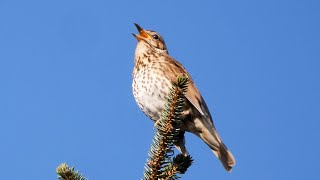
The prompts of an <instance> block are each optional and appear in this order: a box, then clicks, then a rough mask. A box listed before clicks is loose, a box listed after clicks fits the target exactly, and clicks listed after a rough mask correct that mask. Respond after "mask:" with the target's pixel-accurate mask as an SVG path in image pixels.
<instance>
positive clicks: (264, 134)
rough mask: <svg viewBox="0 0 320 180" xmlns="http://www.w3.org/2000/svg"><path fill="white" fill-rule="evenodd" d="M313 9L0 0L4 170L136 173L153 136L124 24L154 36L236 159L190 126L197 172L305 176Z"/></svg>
mask: <svg viewBox="0 0 320 180" xmlns="http://www.w3.org/2000/svg"><path fill="white" fill-rule="evenodd" d="M319 9H320V4H319V1H316V0H313V1H312V0H309V1H302V0H301V1H295V0H280V1H279V0H268V1H255V0H244V1H238V0H232V1H221V0H219V1H218V0H210V1H209V0H208V1H205V2H200V1H189V2H186V1H173V0H164V1H146V0H145V1H129V0H128V1H121V0H119V1H114V2H113V1H103V0H101V1H81V0H77V1H74V0H72V1H71V0H70V1H62V0H55V1H41V0H38V1H35V0H29V1H19V0H17V1H14V0H12V1H9V0H0V142H1V146H0V162H1V163H0V171H1V179H10V180H20V179H32V180H37V179H39V180H40V179H52V180H54V179H57V178H56V174H55V168H56V167H57V166H58V165H59V164H60V163H62V162H67V163H68V164H69V165H75V166H76V168H77V169H79V170H80V171H81V172H83V173H84V174H85V176H86V177H88V178H89V179H91V180H102V179H115V180H116V179H119V180H123V179H140V178H141V177H142V172H143V167H144V163H145V161H146V158H147V152H148V150H149V147H150V143H151V140H152V137H153V134H154V129H153V124H152V122H151V121H150V120H149V119H148V118H147V117H146V116H145V115H144V114H143V113H142V112H140V110H139V108H138V106H137V105H136V103H135V101H134V99H133V96H132V90H131V72H132V68H133V56H134V50H135V45H136V40H135V39H134V38H133V37H132V35H131V33H136V29H135V27H134V26H133V23H134V22H136V23H138V24H140V25H141V26H142V27H144V28H146V29H153V30H156V31H158V32H160V33H161V34H162V35H163V36H164V38H165V40H166V43H167V46H168V48H169V51H170V54H171V55H172V56H173V57H175V58H176V59H178V60H179V61H180V62H181V63H182V64H184V66H185V67H186V68H187V69H188V70H189V72H190V74H191V75H192V76H193V79H194V81H195V82H196V84H197V86H198V87H199V89H200V91H201V93H202V95H203V96H204V98H205V99H206V102H207V104H208V106H209V108H210V110H211V113H212V114H213V117H214V119H215V124H216V126H217V129H218V131H219V132H220V134H221V136H222V138H223V140H224V141H225V143H226V144H227V146H228V147H229V148H230V149H231V151H232V152H233V154H234V156H235V157H236V159H237V165H236V166H235V168H234V170H233V172H232V173H231V174H228V173H226V172H225V171H224V169H223V167H222V166H221V165H220V163H219V162H218V160H217V159H216V158H215V157H214V156H213V154H212V153H211V151H210V150H209V149H208V148H207V147H206V145H205V144H204V143H202V141H200V140H199V139H197V138H195V137H194V136H193V135H190V134H188V135H187V148H188V149H189V151H190V153H191V155H192V156H193V157H194V159H195V162H194V165H193V166H191V168H190V169H189V170H188V172H187V174H186V175H184V176H183V179H185V180H191V179H192V180H194V179H216V180H222V179H238V180H239V179H252V180H254V179H259V180H270V179H297V180H298V179H299V180H300V179H316V178H318V177H319V172H318V171H319V163H318V162H319V161H320V155H319V152H320V143H319V142H320V140H319V139H320V132H319V127H320V84H319V83H320V80H319V78H320V33H319V32H320V11H319Z"/></svg>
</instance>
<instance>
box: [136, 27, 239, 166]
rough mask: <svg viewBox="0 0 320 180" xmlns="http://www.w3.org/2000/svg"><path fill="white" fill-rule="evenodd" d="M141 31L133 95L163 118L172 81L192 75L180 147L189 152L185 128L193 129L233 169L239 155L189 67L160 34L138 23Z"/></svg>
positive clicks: (144, 108)
mask: <svg viewBox="0 0 320 180" xmlns="http://www.w3.org/2000/svg"><path fill="white" fill-rule="evenodd" d="M135 25H136V27H137V29H138V31H139V35H136V34H133V35H134V36H135V37H136V39H137V40H138V43H137V47H136V52H135V59H134V69H133V73H132V77H133V82H132V88H133V95H134V98H135V100H136V102H137V104H138V106H139V107H140V109H141V110H142V111H143V112H144V113H145V114H146V115H147V116H148V117H149V118H150V119H152V120H153V121H157V120H159V118H160V114H161V111H162V109H163V107H164V104H165V102H166V98H167V95H168V93H169V90H170V88H171V84H172V81H174V80H175V79H176V78H177V77H178V76H179V75H187V76H188V77H189V78H190V81H189V85H188V91H187V92H186V95H185V96H186V99H187V102H186V106H185V110H184V112H183V118H184V119H185V120H184V124H183V127H182V129H181V133H180V135H181V136H180V137H181V138H180V140H179V141H178V142H177V143H176V144H175V145H176V147H177V149H178V150H180V151H181V153H183V154H184V155H187V154H188V152H187V149H186V147H185V138H184V132H185V131H188V132H191V133H193V134H195V135H197V136H198V137H200V138H201V139H202V140H203V141H204V142H205V143H206V144H207V145H208V146H209V147H210V149H211V150H212V151H213V153H214V154H215V155H216V156H217V157H218V158H219V159H220V161H221V163H222V165H223V166H224V168H225V169H226V170H227V171H228V172H230V171H231V169H232V167H233V166H234V165H235V159H234V157H233V155H232V154H231V152H230V151H229V150H228V149H227V147H226V146H225V145H224V143H223V142H222V140H221V138H220V136H219V135H218V133H217V131H216V129H215V127H214V124H213V121H212V117H211V115H210V112H209V109H208V107H207V105H206V103H205V101H204V99H203V98H202V96H201V94H200V92H199V91H198V89H197V87H196V86H195V84H194V82H193V81H192V79H191V77H190V75H189V73H188V72H187V70H186V69H185V68H184V67H183V66H182V64H180V63H179V62H178V61H176V60H175V59H173V58H172V57H171V56H169V53H168V50H167V47H166V44H165V42H164V40H163V38H162V36H161V35H160V34H158V33H157V32H155V31H151V30H144V29H142V28H141V27H140V26H139V25H137V24H135Z"/></svg>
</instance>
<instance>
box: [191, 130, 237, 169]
mask: <svg viewBox="0 0 320 180" xmlns="http://www.w3.org/2000/svg"><path fill="white" fill-rule="evenodd" d="M201 130H202V131H201V132H200V133H199V132H197V133H195V134H196V135H198V136H199V137H200V138H201V139H202V140H203V141H204V142H205V143H206V144H207V145H208V146H209V147H210V149H211V150H212V151H213V153H214V154H215V155H216V156H217V158H218V159H219V160H220V161H221V163H222V165H223V167H224V168H225V169H226V170H227V171H228V172H231V169H232V167H233V166H235V164H236V160H235V158H234V157H233V155H232V153H231V152H230V151H229V150H228V148H227V147H226V146H225V145H224V143H223V142H222V140H221V138H220V136H219V135H218V133H217V131H216V130H215V128H214V127H211V128H202V129H201Z"/></svg>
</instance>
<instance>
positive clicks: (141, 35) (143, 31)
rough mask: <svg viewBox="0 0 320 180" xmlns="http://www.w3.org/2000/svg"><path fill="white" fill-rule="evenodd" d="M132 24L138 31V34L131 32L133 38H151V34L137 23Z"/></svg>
mask: <svg viewBox="0 0 320 180" xmlns="http://www.w3.org/2000/svg"><path fill="white" fill-rule="evenodd" d="M134 25H135V26H136V27H137V29H138V31H139V35H138V34H132V35H133V36H134V37H135V38H137V40H138V41H140V40H148V39H151V36H150V35H149V34H148V33H147V32H146V31H145V30H144V29H142V27H140V26H139V25H138V24H136V23H134Z"/></svg>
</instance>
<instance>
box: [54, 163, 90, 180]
mask: <svg viewBox="0 0 320 180" xmlns="http://www.w3.org/2000/svg"><path fill="white" fill-rule="evenodd" d="M56 173H57V175H58V179H59V180H87V178H85V177H83V176H82V175H81V174H80V173H79V171H75V170H74V167H72V168H69V166H68V165H67V164H66V163H62V164H60V165H59V166H58V167H57V169H56Z"/></svg>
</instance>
